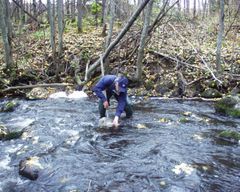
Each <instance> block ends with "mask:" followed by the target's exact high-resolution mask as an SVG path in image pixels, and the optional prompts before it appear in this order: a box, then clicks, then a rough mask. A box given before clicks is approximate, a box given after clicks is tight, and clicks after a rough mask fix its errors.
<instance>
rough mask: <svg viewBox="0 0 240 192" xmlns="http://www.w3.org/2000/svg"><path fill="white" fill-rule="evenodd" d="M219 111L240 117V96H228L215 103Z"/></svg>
mask: <svg viewBox="0 0 240 192" xmlns="http://www.w3.org/2000/svg"><path fill="white" fill-rule="evenodd" d="M215 110H216V112H217V113H220V114H224V115H230V116H233V117H240V98H239V97H238V96H227V97H224V98H222V99H221V100H220V101H218V102H217V103H216V104H215Z"/></svg>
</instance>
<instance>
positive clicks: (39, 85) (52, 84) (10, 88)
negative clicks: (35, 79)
mask: <svg viewBox="0 0 240 192" xmlns="http://www.w3.org/2000/svg"><path fill="white" fill-rule="evenodd" d="M72 85H73V84H69V83H51V84H37V85H23V86H15V87H8V88H6V89H3V90H1V91H0V92H6V91H11V90H17V89H30V88H35V87H66V86H72Z"/></svg>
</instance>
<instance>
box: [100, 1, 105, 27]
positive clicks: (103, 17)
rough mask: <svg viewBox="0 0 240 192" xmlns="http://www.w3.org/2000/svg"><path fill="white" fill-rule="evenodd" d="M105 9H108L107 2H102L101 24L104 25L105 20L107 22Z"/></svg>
mask: <svg viewBox="0 0 240 192" xmlns="http://www.w3.org/2000/svg"><path fill="white" fill-rule="evenodd" d="M105 9H106V0H102V18H101V24H102V25H104V24H105V23H104V20H106V18H105V16H106V15H105V12H106V11H105Z"/></svg>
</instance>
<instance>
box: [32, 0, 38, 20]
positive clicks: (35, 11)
mask: <svg viewBox="0 0 240 192" xmlns="http://www.w3.org/2000/svg"><path fill="white" fill-rule="evenodd" d="M32 6H33V16H34V17H35V18H36V16H37V2H36V0H33V3H32Z"/></svg>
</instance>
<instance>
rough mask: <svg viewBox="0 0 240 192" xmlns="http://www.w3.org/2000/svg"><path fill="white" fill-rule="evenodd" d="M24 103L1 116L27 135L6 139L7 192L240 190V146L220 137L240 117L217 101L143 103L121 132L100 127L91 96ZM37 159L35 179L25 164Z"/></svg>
mask: <svg viewBox="0 0 240 192" xmlns="http://www.w3.org/2000/svg"><path fill="white" fill-rule="evenodd" d="M19 103H20V105H19V106H18V107H17V109H16V111H14V112H11V113H1V114H0V118H1V122H2V123H3V124H4V125H5V126H7V127H9V128H13V127H24V130H25V132H24V134H23V135H22V137H21V138H20V139H16V140H9V141H0V170H1V171H0V191H3V192H14V191H16V192H25V191H26V192H29V191H31V192H45V191H49V192H65V191H66V192H70V191H71V192H73V191H81V192H82V191H86V192H90V191H94V192H95V191H102V192H105V191H109V192H112V191H115V192H121V191H123V192H125V191H126V192H156V191H169V192H188V191H223V192H225V191H236V192H237V191H240V145H239V144H232V143H229V142H224V141H221V140H219V138H218V137H217V134H218V133H219V132H220V131H221V130H226V129H228V130H235V131H239V130H240V120H239V119H233V118H229V117H223V116H218V115H216V114H215V112H214V109H213V103H210V102H196V101H176V100H160V99H149V100H147V101H141V102H136V103H134V112H135V113H134V117H133V118H132V119H124V118H123V119H122V120H121V126H120V128H119V129H118V130H110V129H100V128H98V126H97V124H98V111H97V101H93V100H90V99H80V100H76V99H67V98H65V99H48V100H40V101H39V100H38V101H19ZM109 114H110V115H111V116H112V115H114V109H110V111H109ZM33 156H35V157H38V160H39V164H40V165H41V170H40V173H39V177H38V179H37V180H35V181H31V180H28V179H26V178H24V177H22V176H19V174H18V164H19V162H20V160H22V159H24V158H26V157H33Z"/></svg>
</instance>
